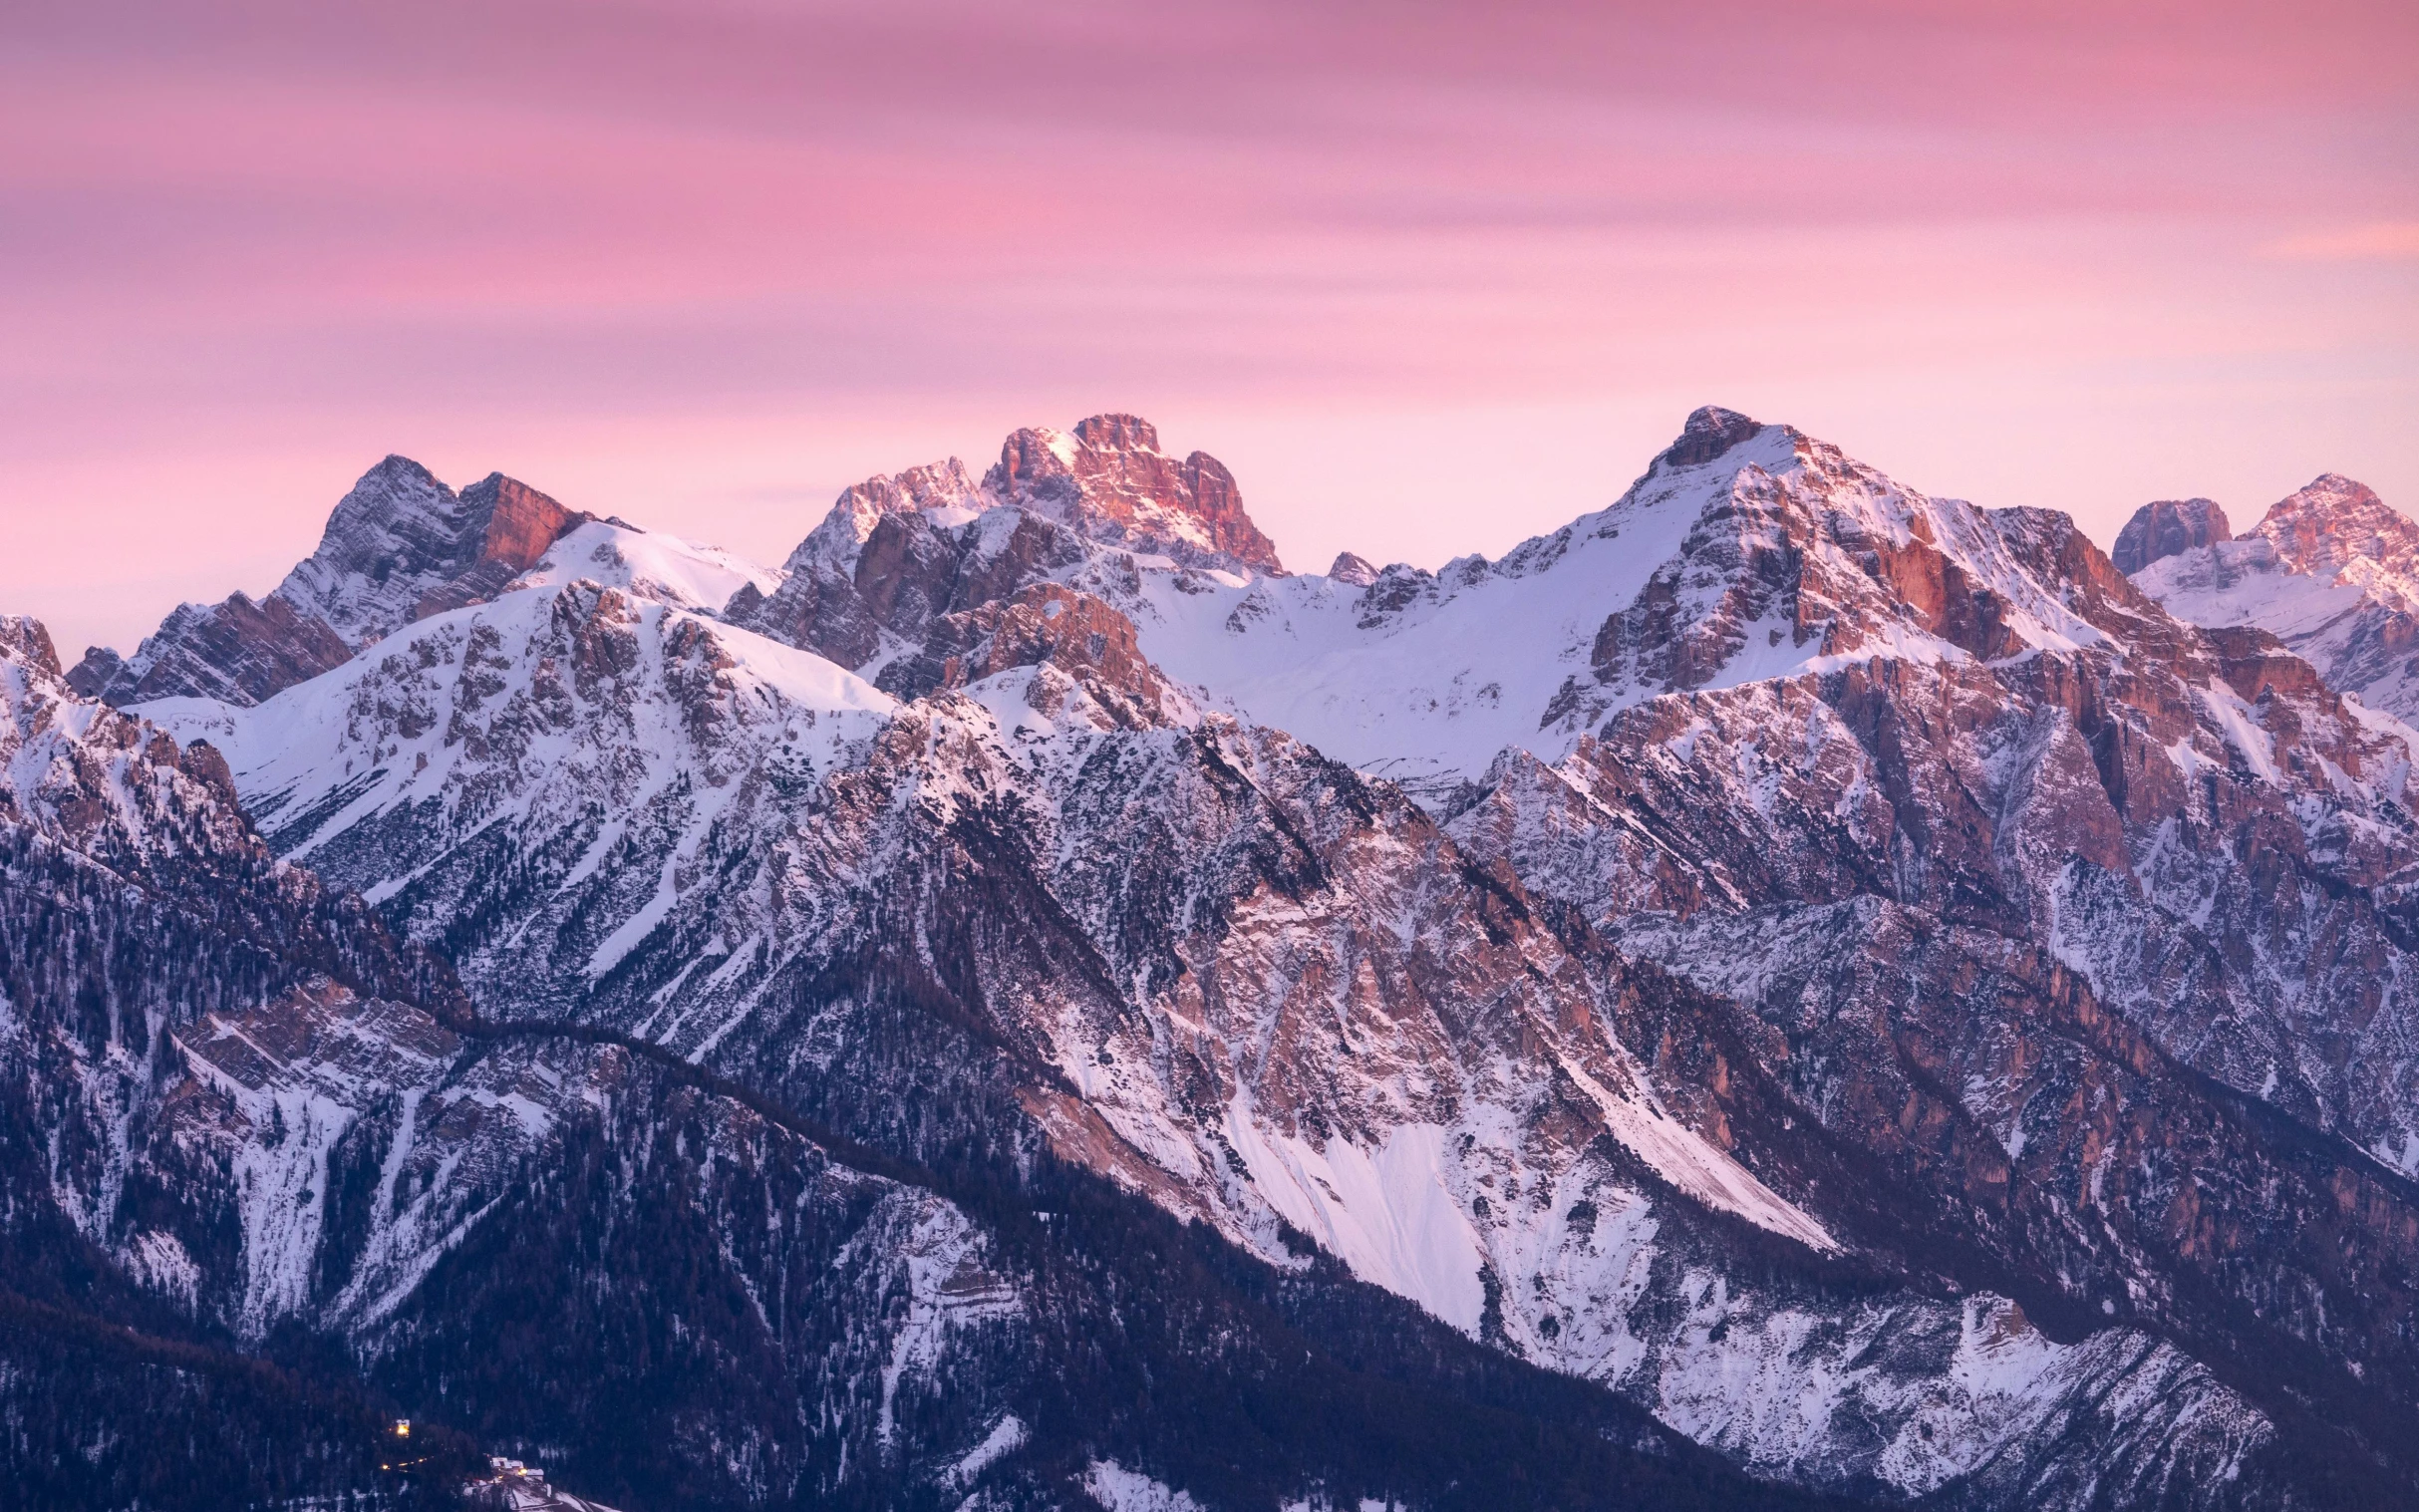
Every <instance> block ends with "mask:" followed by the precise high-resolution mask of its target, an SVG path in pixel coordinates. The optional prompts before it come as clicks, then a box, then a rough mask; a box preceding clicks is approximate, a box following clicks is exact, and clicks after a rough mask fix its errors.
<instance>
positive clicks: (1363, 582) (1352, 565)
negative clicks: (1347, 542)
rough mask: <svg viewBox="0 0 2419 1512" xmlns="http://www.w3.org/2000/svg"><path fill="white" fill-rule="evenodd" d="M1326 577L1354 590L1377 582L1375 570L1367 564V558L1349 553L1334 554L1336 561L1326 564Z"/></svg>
mask: <svg viewBox="0 0 2419 1512" xmlns="http://www.w3.org/2000/svg"><path fill="white" fill-rule="evenodd" d="M1327 575H1328V576H1329V577H1332V578H1334V579H1335V580H1336V581H1337V582H1340V583H1350V584H1352V585H1353V586H1354V587H1356V588H1366V587H1367V586H1368V585H1369V584H1371V583H1373V582H1375V581H1377V569H1376V568H1375V567H1373V566H1371V565H1370V564H1369V561H1368V558H1366V557H1363V556H1356V555H1354V554H1353V553H1352V552H1350V551H1339V552H1337V553H1336V560H1335V561H1333V562H1331V563H1329V564H1328V569H1327Z"/></svg>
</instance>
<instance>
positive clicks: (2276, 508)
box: [2252, 472, 2419, 573]
mask: <svg viewBox="0 0 2419 1512" xmlns="http://www.w3.org/2000/svg"><path fill="white" fill-rule="evenodd" d="M2252 533H2253V534H2254V535H2259V536H2264V537H2266V538H2267V539H2268V541H2269V542H2270V543H2271V544H2273V545H2274V547H2275V548H2276V555H2277V556H2279V557H2280V558H2282V559H2283V560H2284V562H2285V564H2286V565H2288V566H2289V567H2291V568H2292V569H2293V570H2294V571H2296V572H2324V571H2327V570H2328V569H2330V568H2335V567H2341V566H2343V565H2345V564H2346V563H2348V562H2351V561H2353V560H2355V559H2358V558H2365V559H2367V560H2369V561H2373V562H2376V563H2379V564H2380V565H2382V566H2385V567H2388V568H2391V569H2393V570H2394V571H2397V572H2405V573H2407V572H2413V571H2419V523H2414V522H2413V521H2412V520H2411V519H2410V518H2409V516H2407V515H2405V514H2403V513H2401V512H2400V511H2399V510H2397V509H2395V508H2393V507H2392V506H2390V505H2389V504H2387V503H2386V501H2385V500H2384V499H2381V498H2379V497H2378V496H2377V494H2376V490H2374V489H2372V488H2370V487H2369V486H2368V485H2367V484H2365V483H2359V482H2355V481H2353V480H2352V479H2351V478H2348V477H2345V476H2343V475H2342V474H2341V473H2339V472H2328V473H2323V474H2321V475H2320V476H2318V477H2316V478H2313V479H2312V480H2311V481H2310V482H2308V483H2307V484H2305V485H2304V486H2302V487H2300V488H2297V489H2295V490H2293V491H2292V492H2290V493H2288V494H2286V495H2285V496H2284V497H2282V498H2280V499H2278V500H2277V501H2276V502H2275V503H2274V504H2272V505H2270V506H2269V508H2268V513H2267V514H2266V515H2265V516H2263V517H2262V519H2261V520H2260V523H2259V524H2257V525H2255V526H2253V527H2252Z"/></svg>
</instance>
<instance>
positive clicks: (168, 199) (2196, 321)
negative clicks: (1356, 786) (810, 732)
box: [0, 0, 2419, 656]
mask: <svg viewBox="0 0 2419 1512" xmlns="http://www.w3.org/2000/svg"><path fill="white" fill-rule="evenodd" d="M207 9H208V12H209V15H208V18H207V19H206V20H204V19H196V16H195V11H196V10H197V8H196V7H191V6H186V5H168V4H150V5H114V4H108V3H97V0H75V3H69V4H57V5H53V4H49V3H47V0H18V3H17V4H14V5H12V6H11V7H10V19H9V22H8V25H7V26H6V27H5V28H4V29H0V145H4V147H5V150H4V151H0V207H4V208H0V327H4V329H5V330H6V332H7V339H6V340H5V341H4V342H0V527H4V528H5V535H0V539H5V540H6V542H7V543H8V545H7V549H6V550H5V551H4V552H0V609H5V610H11V611H30V612H34V613H38V614H40V615H42V616H43V617H44V618H46V619H48V620H49V621H50V622H51V623H52V626H53V628H54V630H55V631H56V632H57V635H58V639H59V640H60V642H61V643H62V647H63V649H65V650H67V651H68V653H69V654H70V655H71V656H73V655H74V654H75V653H76V652H77V651H78V650H80V649H81V648H82V647H83V645H84V644H85V643H86V642H87V641H92V640H108V641H114V642H116V643H117V644H119V645H120V646H121V647H123V648H126V649H132V646H133V643H134V641H135V640H136V639H137V638H139V637H140V635H141V634H142V633H143V632H144V631H145V630H147V629H149V628H150V627H151V625H152V624H153V623H155V622H156V620H157V619H158V617H159V615H160V614H161V613H162V612H164V611H165V610H166V609H167V608H168V607H169V606H170V605H171V604H173V603H174V602H175V601H177V600H178V599H182V598H200V599H216V598H219V597H221V596H223V595H224V594H225V593H226V592H228V591H229V590H230V589H233V588H237V587H241V588H246V589H249V590H251V591H253V592H259V591H262V590H264V589H266V588H268V587H269V586H271V585H273V584H274V583H275V582H276V580H277V578H278V577H279V575H280V574H281V573H282V572H283V570H284V569H285V567H286V566H287V565H288V564H290V563H291V562H292V561H293V560H294V558H296V557H297V556H299V555H301V554H303V553H304V552H306V551H308V550H309V549H310V547H311V545H312V544H313V542H314V541H315V540H316V538H317V533H318V528H319V525H320V523H321V521H322V520H323V519H324V517H325V515H326V512H327V509H328V507H329V505H330V504H332V503H333V502H334V501H335V499H336V498H337V497H338V496H339V495H340V494H341V493H342V492H343V491H344V489H345V488H346V487H347V486H348V485H349V483H350V482H351V480H352V479H353V478H354V476H356V475H357V474H358V473H360V472H361V471H362V469H363V468H365V467H366V466H368V465H369V464H370V463H371V462H373V461H375V460H376V459H377V458H378V457H380V456H381V455H383V454H386V453H388V452H403V453H406V454H410V455H413V456H417V457H419V458H420V459H421V460H423V461H425V462H427V463H429V464H430V465H431V466H432V467H434V468H436V469H437V471H438V472H439V473H440V475H442V476H444V477H446V478H448V479H449V480H451V481H454V482H455V483H461V482H467V481H469V480H471V479H472V478H475V477H477V476H479V475H480V474H482V473H484V472H486V471H488V470H490V469H492V468H501V469H503V470H505V471H508V472H511V473H513V474H514V475H516V476H519V477H522V478H524V479H526V480H527V481H529V482H531V483H533V484H535V485H537V486H538V487H541V488H544V489H546V490H547V491H549V492H552V493H554V494H555V495H556V496H558V497H560V498H562V499H564V500H565V501H566V502H568V503H571V504H574V505H576V506H579V507H583V508H589V509H594V510H598V511H600V512H612V513H618V514H621V515H623V516H625V517H627V518H629V519H632V520H634V521H636V522H638V523H641V524H647V525H652V526H656V527H659V528H663V529H667V530H672V531H675V532H677V533H680V534H684V535H689V536H693V537H697V538H701V539H707V540H716V541H720V542H722V543H723V544H726V545H730V546H734V547H737V548H739V549H742V550H745V551H749V552H751V553H754V554H756V555H759V556H763V557H766V558H773V559H777V558H778V557H779V556H780V555H781V554H783V553H784V552H785V551H786V550H787V548H788V547H789V546H790V545H791V544H793V543H794V542H795V541H796V539H797V538H798V537H799V536H800V535H802V534H803V533H804V532H805V531H806V529H807V528H808V527H809V526H811V524H812V523H813V522H814V520H815V519H817V518H819V517H820V516H821V514H822V512H823V510H824V508H825V507H826V506H827V505H828V503H829V501H830V498H831V496H832V494H834V493H835V492H837V491H838V490H839V489H840V488H841V487H842V486H844V485H846V484H847V483H849V482H851V481H853V480H855V479H856V478H858V477H861V476H864V475H866V474H868V473H871V472H874V471H881V470H890V469H893V468H896V467H900V466H904V465H908V464H910V463H913V462H918V461H924V460H929V459H932V458H933V457H936V456H939V455H944V454H950V453H953V452H954V453H956V454H961V455H963V456H965V457H966V458H967V460H968V461H969V462H970V463H975V464H977V465H980V464H982V463H984V462H987V461H988V460H989V459H990V458H991V457H992V456H994V455H996V454H997V450H998V446H999V441H1000V438H1001V436H1002V435H1004V434H1005V433H1006V432H1007V431H1008V430H1010V429H1011V428H1013V427H1014V426H1017V425H1022V424H1055V425H1060V426H1064V425H1068V424H1071V423H1072V422H1073V421H1074V420H1076V419H1077V418H1079V417H1081V416H1083V415H1086V414H1090V413H1093V412H1095V411H1099V410H1106V409H1122V410H1132V411H1136V412H1138V413H1141V414H1143V415H1146V416H1148V417H1150V418H1151V419H1152V420H1154V421H1155V422H1157V424H1158V426H1159V430H1160V433H1161V435H1162V436H1163V437H1164V438H1165V439H1166V441H1167V443H1168V444H1169V445H1170V446H1171V447H1174V448H1177V449H1182V450H1190V449H1193V448H1200V449H1203V450H1206V451H1209V452H1211V453H1214V454H1217V455H1218V456H1220V457H1221V458H1223V459H1224V460H1225V461H1226V462H1227V463H1228V464H1229V465H1230V466H1232V467H1233V469H1234V471H1235V472H1236V474H1237V476H1238V477H1239V478H1240V480H1241V482H1242V485H1243V488H1244V494H1245V498H1246V500H1247V502H1248V503H1249V506H1250V507H1251V509H1252V511H1253V513H1254V514H1255V516H1256V517H1258V518H1259V519H1260V521H1261V522H1262V524H1263V526H1264V527H1265V528H1267V529H1268V530H1269V532H1270V533H1271V534H1272V535H1274V536H1275V537H1276V539H1277V542H1278V545H1279V547H1280V549H1281V550H1282V551H1283V552H1284V554H1285V556H1286V558H1287V560H1288V561H1289V562H1290V563H1292V564H1293V565H1295V566H1297V567H1304V568H1312V569H1316V568H1319V567H1322V566H1324V565H1325V564H1326V562H1327V561H1328V559H1329V558H1330V557H1331V556H1333V555H1334V553H1335V552H1336V551H1337V550H1339V549H1341V548H1346V547H1349V548H1351V549H1354V550H1357V551H1359V552H1361V554H1362V555H1364V556H1368V557H1371V558H1374V559H1376V560H1380V561H1384V560H1391V559H1402V560H1409V561H1414V562H1419V563H1423V564H1428V565H1433V564H1434V563H1436V562H1439V561H1441V560H1443V559H1444V558H1446V557H1448V556H1451V555H1455V554H1457V553H1459V552H1462V551H1469V550H1478V551H1484V552H1487V553H1488V554H1490V555H1492V554H1495V553H1497V552H1500V551H1501V550H1502V549H1503V548H1505V547H1506V546H1509V545H1510V544H1512V543H1513V542H1514V541H1516V540H1518V539H1520V538H1521V537H1522V536H1524V535H1527V534H1531V533H1534V532H1536V531H1538V530H1542V529H1548V528H1551V527H1552V526H1554V525H1556V524H1559V523H1560V522H1562V521H1563V520H1565V519H1567V518H1569V517H1570V516H1571V515H1573V514H1576V513H1578V512H1580V511H1581V510H1584V509H1589V508H1595V507H1599V506H1601V505H1602V504H1604V503H1606V502H1608V501H1609V500H1610V499H1611V498H1612V497H1613V496H1614V495H1615V494H1617V493H1618V492H1619V491H1620V490H1621V489H1622V487H1624V486H1625V485H1626V484H1627V483H1628V481H1629V479H1630V478H1631V477H1632V476H1633V475H1634V474H1635V473H1636V472H1637V471H1638V470H1639V468H1640V467H1641V466H1642V465H1643V464H1644V462H1645V460H1646V458H1647V457H1648V456H1649V455H1650V454H1652V453H1653V452H1654V451H1655V450H1656V449H1657V448H1659V447H1660V446H1662V445H1663V443H1664V442H1666V441H1667V440H1668V439H1669V437H1670V436H1671V435H1672V434H1673V433H1674V432H1675V431H1676V430H1677V428H1678V425H1679V422H1680V419H1681V418H1682V416H1684V415H1685V413H1686V412H1687V411H1688V410H1689V409H1690V408H1692V407H1693V406H1695V405H1698V404H1702V403H1720V404H1725V405H1729V406H1731V407H1732V408H1736V409H1741V410H1745V411H1747V412H1749V413H1751V414H1754V415H1757V416H1758V417H1760V418H1763V419H1767V420H1787V421H1790V422H1792V423H1794V424H1796V425H1798V426H1800V427H1801V428H1803V429H1805V430H1808V431H1811V432H1813V433H1815V434H1816V435H1819V436H1822V437H1825V438H1826V439H1829V440H1832V441H1835V442H1838V443H1839V444H1841V445H1842V446H1844V447H1846V448H1847V449H1848V450H1849V451H1851V452H1852V453H1854V454H1858V455H1860V456H1862V457H1864V458H1866V459H1867V460H1870V461H1872V462H1874V463H1876V464H1877V465H1880V466H1882V467H1884V468H1885V469H1887V470H1889V471H1890V472H1892V473H1893V474H1894V475H1896V476H1898V477H1900V478H1901V479H1902V480H1904V481H1906V482H1908V483H1911V484H1913V485H1915V486H1917V487H1921V488H1925V489H1927V490H1930V491H1934V492H1940V493H1952V494H1959V495H1963V496H1966V497H1970V498H1974V499H1976V500H1978V501H1980V502H1983V503H1986V504H1992V505H2003V504H2042V505H2050V506H2054V507H2058V508H2064V509H2068V510H2071V511H2073V512H2074V513H2075V514H2076V515H2077V517H2078V518H2080V519H2081V520H2082V521H2083V522H2084V524H2085V525H2086V527H2087V528H2089V529H2091V530H2093V531H2094V532H2095V533H2096V534H2097V535H2099V536H2100V538H2101V539H2103V540H2106V539H2108V538H2109V537H2110V536H2112V535H2113V533H2114V531H2115V528H2116V526H2117V524H2118V523H2119V522H2121V520H2122V519H2123V517H2124V516H2125V514H2126V513H2128V512H2129V511H2130V510H2131V509H2132V508H2133V506H2134V505H2135V504H2137V503H2140V502H2142V501H2143V500H2145V499H2148V498H2152V497H2171V496H2180V495H2186V494H2194V493H2205V494H2209V495H2211V496H2214V497H2217V498H2219V499H2220V500H2222V501H2223V502H2224V503H2226V504H2227V506H2228V508H2229V510H2230V512H2232V513H2234V515H2235V516H2236V518H2237V519H2238V520H2239V521H2241V522H2243V523H2249V522H2250V520H2251V519H2253V518H2256V517H2257V515H2258V514H2259V512H2260V510H2261V509H2262V508H2263V507H2264V506H2265V505H2266V504H2267V503H2268V502H2269V501H2270V500H2272V499H2273V498H2275V497H2276V496H2277V495H2279V494H2281V493H2283V492H2285V491H2287V490H2288V489H2290V488H2292V487H2295V486H2297V485H2298V484H2300V483H2301V482H2303V481H2306V480H2307V479H2308V478H2309V477H2310V476H2311V475H2312V474H2314V473H2316V472H2319V471H2321V470H2326V469H2334V470H2339V471H2343V472H2348V473H2350V474H2352V475H2354V476H2356V477H2359V478H2361V479H2363V480H2365V481H2367V482H2369V483H2371V484H2372V485H2374V486H2376V487H2377V488H2378V489H2379V490H2380V491H2381V492H2383V493H2384V494H2385V496H2386V497H2387V498H2388V499H2389V500H2390V501H2392V502H2394V503H2397V504H2399V505H2402V506H2403V507H2405V508H2410V507H2412V506H2413V505H2414V503H2419V426H2415V425H2414V423H2413V416H2414V413H2415V412H2419V8H2415V7H2413V6H2412V5H2410V4H2409V3H2408V0H2402V3H2399V4H2368V3H2352V4H2328V3H2324V0H2317V3H2310V0H2304V3H2299V4H2294V5H2290V6H2286V5H2249V4H2241V3H2228V0H2202V3H2197V4H2190V5H2186V4H2172V5H2171V4H2161V5H2133V6H2128V5H2123V4H2117V3H2099V4H2029V5H2014V4H2004V5H2002V4H1954V3H1938V0H1934V3H1922V4H1919V3H1894V0H1872V3H1847V4H1841V3H1794V4H1792V3H1776V0H1740V3H1725V0H1714V3H1692V4H1686V5H1680V4H1671V5H1664V6H1655V7H1646V6H1627V5H1617V4H1595V5H1534V6H1522V5H1490V6H1478V5H1453V4H1420V3H1403V0H1397V3H1394V4H1388V5H1376V4H1354V5H1328V6H1315V5H1309V4H1304V3H1300V0H1296V3H1292V4H1266V5H1262V4H1256V3H1248V0H1224V3H1219V4H1213V5H1168V4H1161V5H1112V4H1082V3H1055V0H1046V3H1033V4H1023V5H1014V6H1011V5H997V6H993V5H977V4H969V3H962V0H908V3H890V4H885V5H881V6H855V7H839V6H825V5H816V4H798V3H773V0H722V3H705V0H684V3H678V4H674V3H664V4H655V5H648V4H601V3H580V4H569V3H565V4H558V5H544V4H526V3H509V0H481V3H476V4H461V3H455V0H419V3H415V4H411V5H400V4H375V5H371V4H348V5H339V6H330V5H326V4H324V3H311V4H292V5H280V4H257V5H253V4H228V3H221V4H215V5H212V6H210V7H208V8H207Z"/></svg>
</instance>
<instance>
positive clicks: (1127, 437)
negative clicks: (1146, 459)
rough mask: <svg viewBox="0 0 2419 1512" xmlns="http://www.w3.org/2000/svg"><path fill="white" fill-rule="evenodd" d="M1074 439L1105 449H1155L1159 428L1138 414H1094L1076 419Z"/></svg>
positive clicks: (1118, 450)
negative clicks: (1086, 417) (1087, 417)
mask: <svg viewBox="0 0 2419 1512" xmlns="http://www.w3.org/2000/svg"><path fill="white" fill-rule="evenodd" d="M1075 440H1077V441H1079V442H1081V443H1083V445H1085V446H1087V447H1097V448H1099V449H1100V450H1101V451H1104V452H1156V451H1158V450H1159V431H1158V428H1157V427H1155V426H1153V425H1152V424H1151V423H1150V422H1149V421H1147V420H1144V419H1143V418H1142V417H1141V416H1139V415H1094V416H1092V417H1090V418H1089V419H1087V420H1079V421H1076V422H1075Z"/></svg>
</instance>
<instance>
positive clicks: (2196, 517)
mask: <svg viewBox="0 0 2419 1512" xmlns="http://www.w3.org/2000/svg"><path fill="white" fill-rule="evenodd" d="M2232 539H2234V529H2233V527H2232V526H2230V525H2228V524H2227V522H2226V511H2225V510H2224V509H2221V508H2220V507H2218V505H2217V503H2216V501H2215V500H2212V499H2206V498H2163V499H2160V500H2158V501H2157V502H2155V503H2148V504H2144V505H2143V506H2142V507H2141V508H2139V509H2136V510H2135V511H2134V512H2133V518H2132V519H2129V520H2127V521H2126V522H2125V528H2124V529H2122V530H2120V531H2118V532H2117V544H2116V549H2114V550H2113V551H2111V552H2109V559H2110V560H2112V561H2114V562H2115V563H2116V564H2117V570H2118V571H2119V572H2122V573H2124V574H2126V575H2127V576H2129V577H2130V576H2131V575H2133V574H2134V573H2136V572H2139V571H2141V570H2142V569H2143V568H2145V567H2147V566H2149V565H2150V564H2151V563H2152V562H2155V561H2158V560H2159V559H2160V558H2162V557H2169V556H2174V555H2176V554H2178V553H2179V552H2185V551H2191V550H2194V549H2196V548H2198V547H2201V546H2208V545H2213V544H2215V543H2217V542H2219V541H2225V540H2232Z"/></svg>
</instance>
